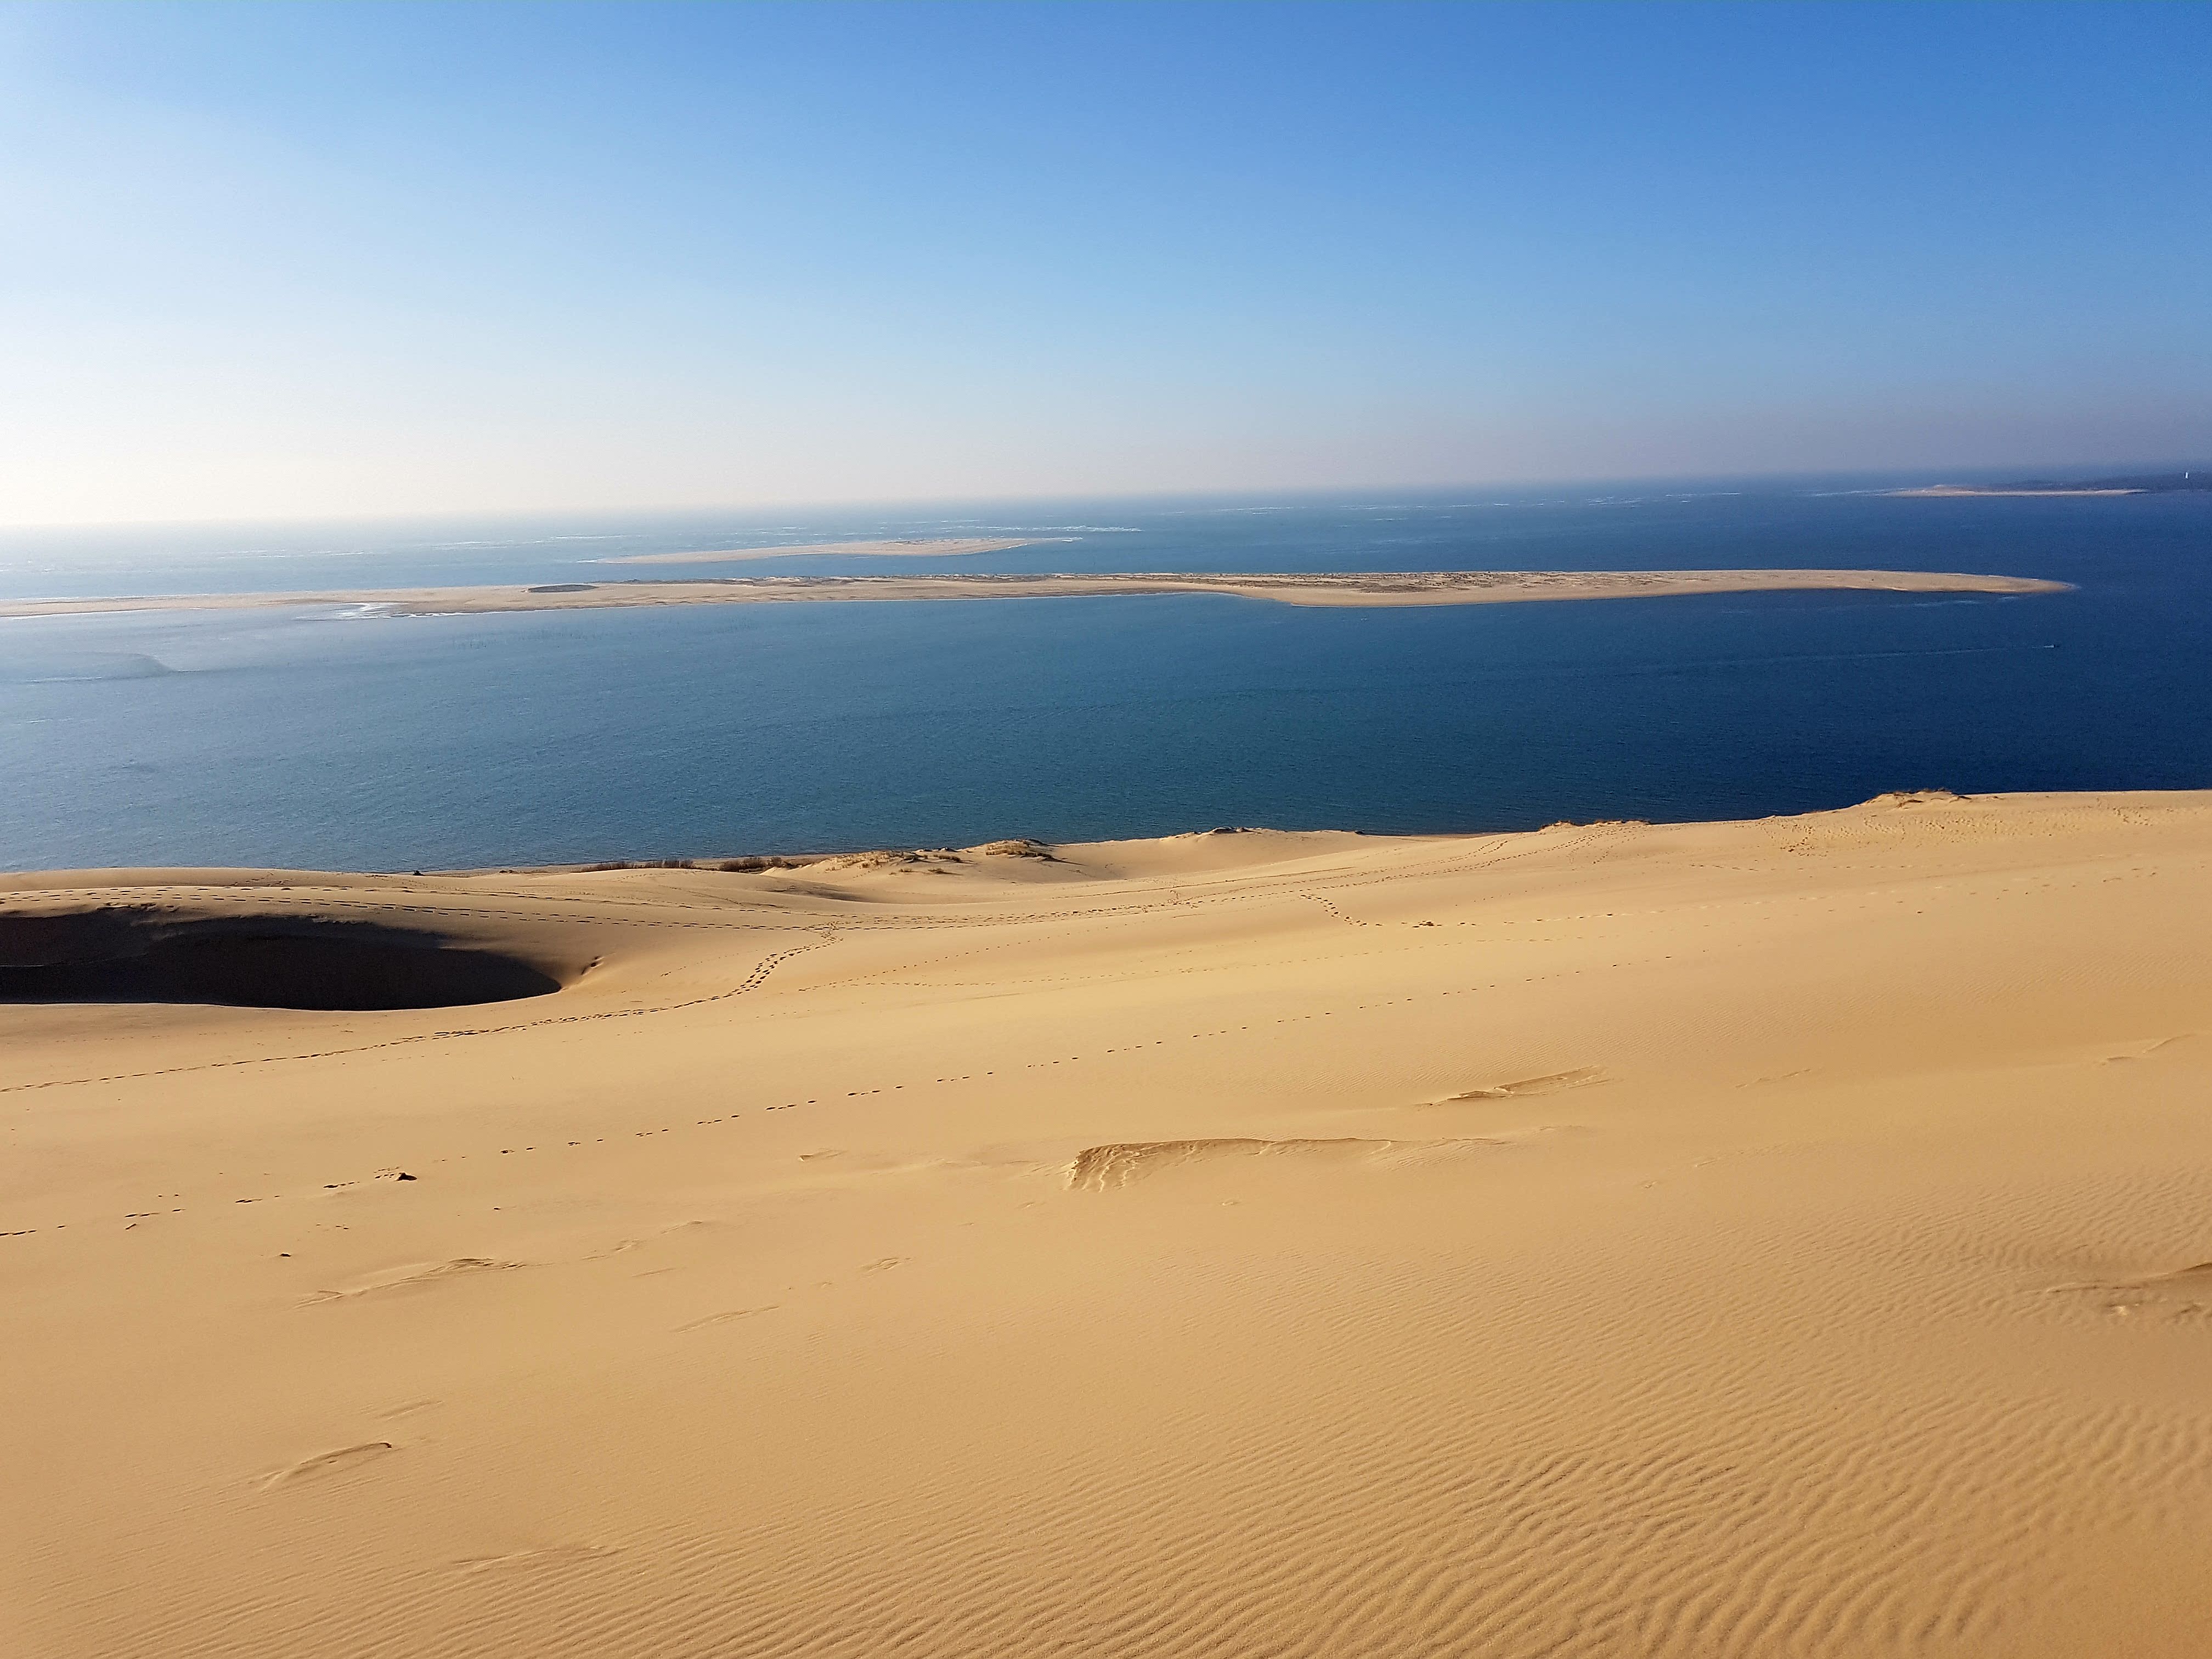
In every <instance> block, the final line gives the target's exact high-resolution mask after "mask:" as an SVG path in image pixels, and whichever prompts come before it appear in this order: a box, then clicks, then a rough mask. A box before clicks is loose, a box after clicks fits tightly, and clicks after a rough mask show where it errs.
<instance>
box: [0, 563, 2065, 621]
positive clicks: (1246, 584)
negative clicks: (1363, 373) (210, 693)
mask: <svg viewBox="0 0 2212 1659" xmlns="http://www.w3.org/2000/svg"><path fill="white" fill-rule="evenodd" d="M687 557H688V555H687ZM2069 586H2071V584H2069V583H2067V582H2055V581H2045V580H2042V579H2040V578H2038V577H2033V576H1979V575H1972V574H1962V573H1958V572H1950V571H1931V570H1419V571H1400V572H1355V573H1351V574H1266V573H1261V574H1206V573H1192V572H1177V571H1167V572H1159V573H1149V574H1148V573H1139V572H1123V571H1113V572H1106V573H1103V574H1057V575H960V576H722V577H709V578H704V579H702V580H665V579H664V580H635V579H633V580H625V581H617V582H548V583H543V584H541V585H539V586H535V587H404V588H400V587H395V588H382V589H374V590H365V591H362V592H344V593H185V594H166V595H155V596H145V597H130V598H112V599H9V600H0V617H44V616H75V615H79V614H83V613H87V612H95V611H258V610H264V609H268V608H270V607H277V606H299V605H353V606H358V607H360V608H361V609H362V611H364V612H365V613H372V614H375V615H380V616H392V617H424V616H452V615H459V614H470V613H476V612H481V611H602V610H612V609H627V608H629V607H633V606H639V605H761V604H775V603H782V604H790V603H793V602H807V601H822V600H838V599H843V600H854V599H863V600H865V599H1084V598H1099V597H1102V596H1106V595H1111V594H1134V593H1225V594H1229V595H1231V596H1233V597H1236V598H1239V599H1275V600H1279V602H1281V603H1282V604H1285V605H1339V606H1373V605H1507V604H1514V603H1520V602H1526V601H1529V600H1539V599H1666V598H1668V597H1673V596H1680V595H1685V594H1693V593H1755V592H1787V591H1802V590H1808V589H1809V590H1817V591H1832V590H1835V589H1852V588H1856V589H1865V590H1869V591H1874V592H1888V593H2061V592H2066V591H2067V590H2068V588H2069Z"/></svg>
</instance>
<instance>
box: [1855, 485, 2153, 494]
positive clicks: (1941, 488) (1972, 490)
mask: <svg viewBox="0 0 2212 1659" xmlns="http://www.w3.org/2000/svg"><path fill="white" fill-rule="evenodd" d="M1889 493H1890V494H1891V495H2142V494H2143V493H2144V492H2143V491H2142V490H2140V489H1977V488H1976V487H1975V486H1974V485H1972V484H1923V485H1922V486H1921V487H1920V488H1919V489H1893V490H1891V491H1890V492H1889Z"/></svg>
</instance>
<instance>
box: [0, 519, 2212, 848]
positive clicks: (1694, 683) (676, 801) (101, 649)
mask: <svg viewBox="0 0 2212 1659" xmlns="http://www.w3.org/2000/svg"><path fill="white" fill-rule="evenodd" d="M1019 532H1034V533H1037V534H1041V535H1049V536H1052V537H1054V538H1062V539H1055V540H1052V541H1048V542H1043V543H1040V544H1036V545H1033V546H1030V547H1026V548H1022V549H1018V550H1012V551H1009V552H1006V553H1000V554H993V555H987V556H981V557H977V558H968V559H960V560H954V561H944V562H930V561H918V562H913V563H911V564H909V563H908V562H905V561H902V562H900V563H899V564H898V565H897V566H896V567H887V566H885V565H884V563H882V562H867V561H856V560H852V559H834V558H831V559H817V558H808V559H801V560H789V561H780V562H775V563H773V564H769V565H767V566H762V565H750V566H737V567H732V568H731V569H730V570H729V571H727V572H726V573H724V572H718V571H716V570H715V569H714V568H712V567H695V568H692V569H690V570H685V571H680V572H665V571H664V572H661V573H658V574H695V573H696V574H759V573H763V572H765V571H773V572H775V573H778V574H829V573H832V572H838V571H847V570H852V571H864V572H873V573H877V574H881V573H883V572H884V571H885V570H886V569H887V568H896V569H898V570H900V571H906V570H908V569H915V570H922V569H948V570H950V569H968V570H1001V571H1018V570H1045V569H1070V570H1101V569H1133V570H1170V569H1204V570H1237V569H1249V570H1258V569H1273V570H1360V569H1368V570H1378V569H1379V570H1413V569H1431V568H1669V567H1694V566H1715V567H1724V566H1771V565H1785V566H1826V565H1863V566H1881V567H1887V568H1917V569H1958V570H1979V571H1994V572H2000V573H2003V574H2015V575H2033V576H2046V577H2056V578H2057V579H2059V580H2065V581H2069V582H2073V583H2075V584H2077V585H2078V591H2077V592H2072V593H2066V594H2061V595H2057V596H2051V597H2037V598H2019V599H2005V598H1981V597H1970V596H1940V597H1929V596H1919V597H1914V596H1905V595H1882V594H1756V595H1742V596H1735V597H1710V598H1698V599H1664V600H1651V601H1629V602H1613V603H1584V604H1546V605H1500V606H1475V607H1466V608H1456V609H1434V610H1373V611H1356V610H1353V611H1322V610H1300V609H1297V608H1293V607H1289V606H1284V605H1272V604H1267V603H1265V602H1261V601H1254V600H1244V599H1233V598H1228V597H1223V596H1212V595H1206V596H1164V597H1129V598H1115V599H1007V600H987V601H972V602H963V603H957V604H951V603H906V604H870V605H790V606H728V607H720V606H707V607H696V608H684V609H671V610H667V611H629V612H606V611H599V612H594V611H568V612H540V613H526V614H515V615H507V616H480V617H421V618H390V617H385V618H368V619H364V618H360V617H348V616H345V615H343V613H341V612H340V611H336V610H334V609H330V608H321V609H317V608H305V609H300V610H290V609H286V610H278V611H269V612H264V613H210V614H206V615H192V614H189V613H167V614H162V613H152V614H145V615H138V616H108V617H98V616H80V617H50V618H40V619H36V620H32V621H21V620H17V621H0V866H4V867H8V868H15V869H29V868H44V867H55V866H91V865H107V864H200V863H220V864H273V865H292V866H326V867H341V868H344V867H359V868H415V867H418V866H419V867H441V866H442V867H453V866H480V865H487V864H500V863H525V862H556V861H569V860H593V859H601V858H612V857H678V856H712V855H718V854H720V855H726V854H739V853H749V852H769V851H799V850H816V849H827V848H856V847H869V846H885V845H889V846H902V845H903V846H934V845H959V844H965V843H971V842H978V841H983V840H988V839H993V838H996V837H1000V836H1015V835H1026V836H1039V837H1042V838H1045V839H1048V840H1073V839H1093V838H1103V837H1111V836H1149V835H1158V834H1165V833H1170V832H1173V831H1176V830H1182V829H1198V828H1205V827H1209V826H1212V825H1216V824H1223V823H1247V824H1270V825H1278V826H1283V827H1292V828H1296V827H1316V826H1326V827H1336V828H1350V829H1369V830H1376V831H1467V830H1481V829H1518V828H1528V827H1534V826H1536V825H1540V824H1542V823H1548V822H1551V821H1553V820H1555V819H1559V818H1563V817H1572V818H1584V819H1587V818H1594V817H1649V818H1655V819H1666V818H1701V817H1740V816H1749V815H1757V814H1764V813H1769V812H1781V811H1802V810H1807V809H1811V808H1816V807H1823V806H1833V805H1844V804H1846V803H1849V802H1850V801H1854V800H1857V799H1864V798H1865V797H1867V796H1869V795H1871V794H1874V793H1879V792H1880V791H1881V790H1884V789H1891V788H1900V787H1929V786H1943V787H1951V788H1954V789H1960V790H1994V789H2058V788H2126V787H2207V786H2212V677H2208V675H2207V672H2206V662H2207V652H2208V647H2212V496H2208V495H2167V496H2152V497H2133V498H2123V499H2118V500H2111V499H2106V500H2041V501H2038V500H2017V499H2002V498H1989V499H1982V500H1940V501H1925V500H1901V499H1898V498H1894V497H1889V496H1884V495H1873V494H1869V493H1863V492H1860V491H1854V490H1850V489H1843V488H1840V487H1838V486H1836V485H1833V484H1828V485H1822V484H1820V483H1793V484H1784V485H1778V484H1772V483H1767V484H1762V485H1759V486H1755V487H1754V486H1748V485H1747V486H1741V487H1737V488H1735V489H1729V488H1728V487H1725V486H1716V487H1713V488H1711V489H1694V490H1693V489H1678V490H1671V491H1663V492H1662V491H1656V490H1649V491H1642V492H1638V491H1636V490H1632V489H1619V490H1610V491H1607V490H1586V491H1581V492H1550V493H1547V494H1541V495H1540V494H1523V495H1518V496H1514V497H1510V498H1508V497H1493V496H1487V495H1470V494H1467V493H1464V492H1463V493H1461V494H1459V495H1453V496H1449V497H1445V496H1438V497H1435V498H1429V499H1406V500H1396V501H1380V500H1364V501H1336V502H1304V503H1255V502H1249V501H1247V502H1214V503H1202V502H1170V503H1160V502H1154V503H1145V504H1131V503H1128V502H1126V501H1124V502H1119V503H1113V504H1104V505H1102V504H1099V503H1061V504H1056V505H1054V506H1052V507H1037V506H1036V505H1034V504H1032V505H1028V506H1024V507H1021V508H1018V509H1014V508H1008V507H995V508H994V507H985V508H979V509H974V510H970V511H968V512H963V513H947V512H945V511H944V510H943V509H934V510H933V511H931V512H929V513H921V514H916V515H914V516H907V517H899V516H892V515H885V514H881V513H876V514H854V513H847V514H842V515H824V516H817V517H808V518H801V517H794V516H782V517H756V518H753V519H750V520H748V519H746V518H744V517H742V516H732V515H725V516H723V517H721V518H719V519H717V518H713V517H708V516H705V515H701V516H697V517H694V518H690V519H676V518H663V519H659V520H635V521H628V522H625V521H622V520H568V521H565V522H563V523H561V524H547V523H534V524H522V523H508V524H504V525H495V524H489V523H483V522H477V523H471V524H465V525H462V524H448V525H444V526H397V527H395V526H369V527H353V528H347V527H344V526H338V527H331V526H319V527H307V528H302V529H292V530H283V531H270V530H267V529H258V530H255V531H252V532H237V531H232V532H218V531H193V532H175V531H163V532H106V533H104V534H101V535H89V534H86V535H71V536H58V535H54V536H45V537H38V536H31V535H27V534H23V533H16V534H15V535H13V536H11V537H9V538H6V539H4V540H0V592H7V593H9V594H10V595H14V596H30V595H65V594H92V593H114V592H218V591H233V590H236V591H262V592H285V591H295V590H303V589H333V588H343V589H356V588H361V589H366V588H374V587H377V586H409V585H419V584H437V583H468V582H484V581H533V582H534V581H560V580H592V579H595V578H596V579H599V580H605V579H606V578H607V577H608V575H609V574H617V575H619V574H635V573H629V572H623V571H619V570H617V571H615V572H612V573H610V572H609V571H608V570H607V569H606V568H604V567H599V566H595V565H594V564H592V562H591V561H592V560H593V559H595V558H598V557H603V556H606V555H607V554H608V553H609V552H633V551H659V550H681V549H686V548H701V547H712V546H715V545H723V544H730V543H732V542H734V541H738V540H744V541H751V542H761V541H770V540H783V541H787V542H793V543H796V542H805V541H811V540H818V539H823V538H830V537H839V536H853V537H860V536H882V535H929V534H934V535H956V534H985V533H1019ZM646 574H655V573H651V572H647V573H646Z"/></svg>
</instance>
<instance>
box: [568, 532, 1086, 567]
mask: <svg viewBox="0 0 2212 1659" xmlns="http://www.w3.org/2000/svg"><path fill="white" fill-rule="evenodd" d="M1070 539H1072V538H1069V537H1066V536H1011V537H1009V536H1000V537H995V538H994V537H988V536H983V537H977V536H907V537H902V538H899V539H897V540H896V541H875V542H805V543H802V544H799V545H797V546H793V547H735V548H726V549H724V550H721V551H720V552H709V553H625V554H622V555H620V556H617V557H615V558H611V559H600V560H598V561H596V562H597V563H599V564H740V563H744V562H747V561H749V560H753V559H811V558H823V557H828V556H842V557H846V558H866V559H953V558H965V557H967V556H969V555H970V554H975V553H1004V552H1006V550H1008V549H1010V548H1016V547H1028V546H1030V544H1033V543H1036V542H1039V541H1067V540H1070Z"/></svg>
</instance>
